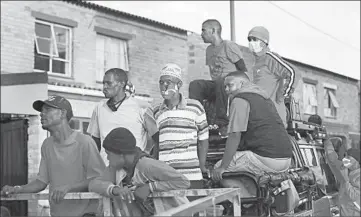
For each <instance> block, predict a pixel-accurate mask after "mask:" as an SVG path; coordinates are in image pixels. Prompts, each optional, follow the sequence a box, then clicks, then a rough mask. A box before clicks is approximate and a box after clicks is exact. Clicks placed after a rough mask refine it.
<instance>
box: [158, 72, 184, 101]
mask: <svg viewBox="0 0 361 217" xmlns="http://www.w3.org/2000/svg"><path fill="white" fill-rule="evenodd" d="M181 86H182V82H181V81H180V80H179V79H177V78H174V77H172V76H169V75H163V76H161V77H160V79H159V89H160V94H161V95H162V97H163V98H164V99H166V100H169V99H172V98H173V97H175V96H176V95H177V94H178V93H179V88H180V87H181Z"/></svg>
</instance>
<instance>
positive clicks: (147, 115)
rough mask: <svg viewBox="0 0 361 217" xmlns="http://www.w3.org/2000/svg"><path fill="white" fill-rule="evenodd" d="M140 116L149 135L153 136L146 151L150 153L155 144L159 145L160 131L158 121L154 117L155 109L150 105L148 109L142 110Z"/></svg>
mask: <svg viewBox="0 0 361 217" xmlns="http://www.w3.org/2000/svg"><path fill="white" fill-rule="evenodd" d="M140 118H141V121H142V123H143V127H144V129H145V130H146V131H147V133H148V136H149V137H151V138H152V141H153V143H152V142H149V143H147V145H146V147H145V149H144V151H145V152H147V153H149V152H150V151H151V150H152V149H153V146H154V145H159V144H158V143H159V133H158V126H157V122H156V121H155V119H154V114H153V110H152V109H151V108H150V107H148V108H146V109H142V110H141V112H140Z"/></svg>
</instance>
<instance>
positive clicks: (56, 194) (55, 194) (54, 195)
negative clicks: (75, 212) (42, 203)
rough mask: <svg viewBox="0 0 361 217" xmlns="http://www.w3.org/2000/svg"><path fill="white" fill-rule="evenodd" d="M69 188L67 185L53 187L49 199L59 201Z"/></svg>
mask: <svg viewBox="0 0 361 217" xmlns="http://www.w3.org/2000/svg"><path fill="white" fill-rule="evenodd" d="M69 190H70V187H69V186H67V185H63V186H60V187H57V188H54V189H53V190H52V191H51V193H50V195H49V200H51V201H54V202H55V203H59V202H61V201H62V200H63V199H64V197H65V195H66V194H67V193H68V192H69Z"/></svg>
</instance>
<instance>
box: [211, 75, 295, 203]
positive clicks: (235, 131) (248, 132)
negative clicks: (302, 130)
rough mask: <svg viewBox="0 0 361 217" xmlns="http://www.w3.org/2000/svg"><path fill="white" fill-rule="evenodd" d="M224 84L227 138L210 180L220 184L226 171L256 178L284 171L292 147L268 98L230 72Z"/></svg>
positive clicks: (244, 76) (239, 184) (240, 76)
mask: <svg viewBox="0 0 361 217" xmlns="http://www.w3.org/2000/svg"><path fill="white" fill-rule="evenodd" d="M224 83H225V89H226V92H227V94H228V95H229V97H230V100H231V106H230V116H229V119H230V123H229V125H228V138H227V141H226V148H225V152H224V155H223V158H222V160H221V161H219V162H217V163H216V165H215V169H214V170H213V171H212V172H211V178H212V179H214V180H216V181H219V180H222V174H223V173H224V172H226V171H229V172H234V171H246V172H251V173H253V174H255V175H256V176H260V175H262V174H263V173H264V172H283V171H286V170H287V169H288V168H289V166H290V164H291V157H292V144H291V141H290V139H289V137H288V134H287V132H286V129H285V128H284V126H283V124H282V121H281V119H280V117H279V115H278V114H277V110H276V108H275V106H274V104H273V102H272V101H271V99H269V96H268V95H267V94H266V93H265V92H264V91H263V90H262V89H261V88H259V87H258V86H256V85H254V84H252V83H251V82H250V80H249V78H248V76H247V75H245V74H244V73H239V72H231V73H229V74H228V75H227V76H226V78H225V82H224ZM221 184H223V185H227V183H226V182H223V183H221ZM237 185H238V186H241V187H242V186H243V185H242V183H237ZM231 187H233V186H231ZM243 190H245V191H246V189H243ZM253 193H254V192H253ZM247 194H248V196H251V195H252V193H250V192H245V193H244V195H247ZM245 197H246V196H245Z"/></svg>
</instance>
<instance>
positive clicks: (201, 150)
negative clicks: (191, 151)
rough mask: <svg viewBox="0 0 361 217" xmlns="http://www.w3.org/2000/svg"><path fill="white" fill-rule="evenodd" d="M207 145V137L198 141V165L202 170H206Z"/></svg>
mask: <svg viewBox="0 0 361 217" xmlns="http://www.w3.org/2000/svg"><path fill="white" fill-rule="evenodd" d="M208 147H209V143H208V139H205V140H199V141H198V147H197V154H198V159H199V167H200V168H201V170H202V172H204V171H205V170H206V160H207V153H208Z"/></svg>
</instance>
